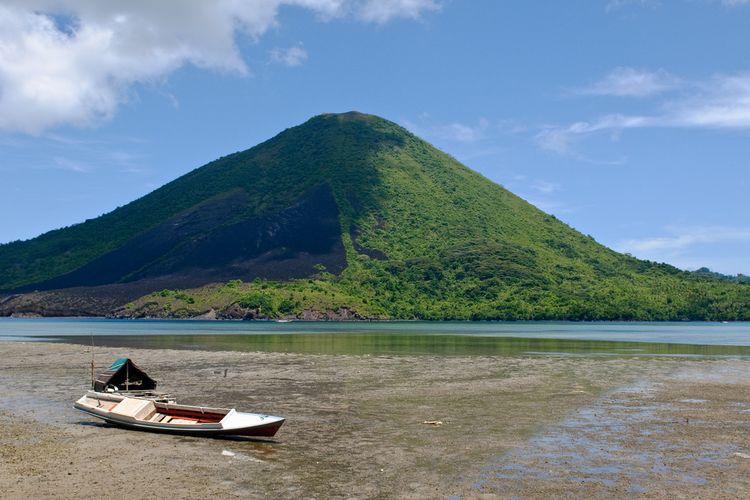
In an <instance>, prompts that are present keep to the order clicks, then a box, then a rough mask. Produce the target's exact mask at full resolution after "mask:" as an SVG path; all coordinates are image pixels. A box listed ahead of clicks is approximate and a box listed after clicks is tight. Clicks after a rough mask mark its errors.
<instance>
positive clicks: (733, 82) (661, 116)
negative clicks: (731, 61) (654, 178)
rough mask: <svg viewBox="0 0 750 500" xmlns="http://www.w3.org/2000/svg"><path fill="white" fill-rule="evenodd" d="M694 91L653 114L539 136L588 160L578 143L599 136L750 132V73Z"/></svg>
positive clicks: (694, 86)
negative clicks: (652, 130)
mask: <svg viewBox="0 0 750 500" xmlns="http://www.w3.org/2000/svg"><path fill="white" fill-rule="evenodd" d="M689 87H690V92H689V93H688V94H687V95H685V96H681V97H679V98H677V99H673V100H667V101H664V102H662V103H660V104H659V105H658V106H657V108H656V109H655V110H654V111H653V112H652V113H650V114H642V115H625V114H617V113H616V114H609V115H604V116H601V117H599V118H596V119H594V120H591V121H578V122H574V123H571V124H568V125H563V126H545V127H542V129H541V130H540V131H539V132H538V133H537V134H536V141H537V144H538V145H539V147H541V148H542V149H543V150H546V151H549V152H552V153H556V154H559V155H564V156H571V157H579V158H580V159H583V158H584V157H583V156H581V155H580V153H578V152H577V149H576V147H575V146H576V144H577V143H578V142H579V141H581V140H582V139H584V138H586V137H588V136H590V135H592V134H596V133H604V132H606V133H609V134H611V135H612V137H613V138H617V137H618V134H619V133H620V132H622V131H623V130H626V129H633V128H648V127H662V128H718V129H735V130H747V129H750V73H743V74H738V75H718V76H715V77H713V78H711V79H709V80H708V81H705V82H693V83H691V84H690V86H689Z"/></svg>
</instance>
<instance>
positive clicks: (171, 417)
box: [78, 394, 230, 425]
mask: <svg viewBox="0 0 750 500" xmlns="http://www.w3.org/2000/svg"><path fill="white" fill-rule="evenodd" d="M78 403H79V404H81V405H82V406H87V407H89V408H91V409H98V410H100V411H105V412H107V413H111V414H114V415H120V416H124V417H131V418H134V419H136V420H140V421H142V422H152V423H154V424H157V423H161V424H174V425H190V424H211V423H218V422H221V420H222V419H223V418H224V417H225V416H226V415H227V413H229V411H230V410H227V409H223V408H203V407H198V406H187V405H178V404H168V403H159V402H155V401H153V400H148V399H136V398H127V397H108V396H107V395H100V396H94V395H91V394H87V395H86V396H84V397H82V398H81V399H80V400H78Z"/></svg>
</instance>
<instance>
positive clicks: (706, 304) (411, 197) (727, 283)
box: [0, 113, 750, 320]
mask: <svg viewBox="0 0 750 500" xmlns="http://www.w3.org/2000/svg"><path fill="white" fill-rule="evenodd" d="M320 185H328V186H329V187H330V189H331V192H332V193H333V196H334V198H335V200H336V204H337V206H338V209H339V218H340V223H341V238H342V242H343V244H344V247H345V250H346V257H347V267H346V269H345V270H344V271H343V272H342V273H341V274H340V275H338V276H333V275H330V274H327V273H325V272H321V273H319V275H318V276H315V277H311V278H310V279H301V280H292V281H289V282H270V281H265V280H259V281H256V282H253V283H236V282H235V283H234V285H232V282H230V284H225V285H221V284H217V285H212V286H209V287H203V288H200V289H196V290H190V291H186V292H180V291H178V292H170V291H166V292H163V293H162V292H159V291H157V292H155V293H154V294H151V295H149V296H146V297H144V298H142V299H139V300H138V301H136V302H135V303H133V304H130V305H129V307H128V310H130V311H144V310H145V309H144V308H146V306H147V305H148V310H149V311H156V312H158V311H162V313H163V314H167V315H174V316H192V315H196V314H199V313H202V312H205V311H206V310H208V309H210V308H213V309H215V310H222V309H226V308H228V307H231V306H232V305H234V304H236V305H238V306H240V307H243V308H245V309H252V310H255V309H259V310H262V311H266V312H265V314H263V315H264V316H268V317H292V316H297V315H299V314H301V313H302V312H303V311H309V310H338V309H340V308H342V307H345V308H347V309H352V310H355V311H357V312H358V313H359V314H360V315H362V316H366V317H377V318H404V319H412V318H414V319H516V320H520V319H574V320H598V319H611V320H614V319H625V320H688V319H693V320H697V319H704V320H717V319H726V320H741V319H742V320H750V283H747V281H746V280H743V279H739V278H738V279H736V280H728V279H725V277H721V276H716V275H714V274H713V273H710V272H698V273H688V272H684V271H680V270H679V269H676V268H674V267H672V266H669V265H666V264H658V263H653V262H648V261H642V260H638V259H635V258H633V257H630V256H627V255H622V254H619V253H616V252H614V251H612V250H610V249H608V248H606V247H604V246H602V245H600V244H598V243H597V242H596V241H594V239H593V238H591V237H589V236H585V235H582V234H581V233H579V232H577V231H575V230H573V229H572V228H570V227H568V226H567V225H565V224H564V223H562V222H561V221H559V220H557V219H556V218H555V217H554V216H552V215H549V214H546V213H544V212H542V211H540V210H538V209H537V208H535V207H534V206H532V205H530V204H529V203H527V202H526V201H524V200H522V199H521V198H519V197H517V196H515V195H513V194H512V193H510V192H509V191H507V190H505V189H504V188H502V187H501V186H498V185H497V184H494V183H492V182H490V181H489V180H487V179H485V178H484V177H482V176H481V175H480V174H478V173H476V172H474V171H472V170H470V169H468V168H466V167H464V166H463V165H461V164H460V163H458V162H457V161H456V160H454V159H453V158H451V157H450V156H448V155H446V154H444V153H442V152H440V151H438V150H437V149H435V148H433V147H432V146H430V145H429V144H427V143H425V142H424V141H422V140H420V139H419V138H417V137H415V136H414V135H412V134H410V133H409V132H407V131H406V130H404V129H403V128H401V127H399V126H398V125H396V124H394V123H391V122H388V121H386V120H382V119H380V118H377V117H373V116H369V115H362V114H359V113H347V114H343V115H321V116H318V117H315V118H313V119H311V120H310V121H308V122H307V123H305V124H303V125H301V126H299V127H295V128H292V129H289V130H287V131H285V132H283V133H282V134H280V135H278V136H277V137H275V138H273V139H271V140H269V141H267V142H265V143H263V144H260V145H258V146H256V147H255V148H253V149H250V150H248V151H245V152H242V153H236V154H233V155H229V156H227V157H224V158H221V159H219V160H216V161H215V162H212V163H210V164H208V165H206V166H204V167H201V168H199V169H196V170H194V171H192V172H191V173H189V174H187V175H185V176H183V177H181V178H179V179H177V180H175V181H173V182H171V183H169V184H167V185H165V186H164V187H162V188H160V189H158V190H156V191H154V192H153V193H151V194H149V195H147V196H145V197H143V198H141V199H140V200H136V201H135V202H133V203H130V204H129V205H127V206H125V207H122V208H120V209H118V210H115V211H113V212H111V213H109V214H106V215H104V216H102V217H100V218H97V219H94V220H91V221H87V222H85V223H83V224H79V225H77V226H73V227H70V228H65V229H61V230H57V231H53V232H50V233H47V234H45V235H42V236H40V237H39V238H36V239H34V240H30V241H27V242H16V243H11V244H9V245H3V246H0V289H2V288H5V289H10V288H14V287H18V286H22V285H29V284H33V283H36V282H39V281H43V280H45V279H49V278H51V277H54V276H58V275H60V274H63V273H65V272H68V271H71V270H73V269H76V268H77V267H80V266H81V265H83V264H84V263H86V262H89V261H90V260H91V259H92V258H94V257H97V256H100V255H103V254H104V253H106V252H108V251H110V250H112V249H114V248H118V247H119V246H121V245H122V244H123V243H124V242H126V241H128V240H129V239H131V238H133V237H134V236H135V235H137V234H140V233H142V232H143V231H146V230H147V229H148V228H150V227H153V226H154V225H156V224H159V223H163V222H164V221H165V220H167V219H168V218H169V217H172V216H174V215H175V214H177V213H180V212H181V211H184V210H188V209H191V208H193V207H195V206H196V205H198V204H200V203H202V202H205V201H206V200H208V199H211V198H212V197H216V196H221V195H222V194H223V193H227V192H229V191H231V190H237V189H242V190H243V191H244V192H245V193H246V194H247V199H248V202H247V205H246V207H245V208H244V210H242V211H238V213H237V214H236V216H235V217H234V218H232V219H231V220H227V221H226V223H227V224H230V223H232V222H236V221H238V220H242V219H244V218H248V217H253V216H257V215H259V214H265V213H272V212H274V211H279V210H281V209H283V208H285V207H288V206H290V205H292V204H294V203H295V201H296V200H298V199H300V197H302V196H303V195H304V194H305V193H306V192H308V191H309V190H310V189H313V188H315V187H316V186H320ZM321 271H322V270H321ZM185 297H190V298H191V299H192V302H191V300H187V299H186V298H185ZM256 306H257V307H256ZM156 312H154V314H156ZM160 314H161V313H160Z"/></svg>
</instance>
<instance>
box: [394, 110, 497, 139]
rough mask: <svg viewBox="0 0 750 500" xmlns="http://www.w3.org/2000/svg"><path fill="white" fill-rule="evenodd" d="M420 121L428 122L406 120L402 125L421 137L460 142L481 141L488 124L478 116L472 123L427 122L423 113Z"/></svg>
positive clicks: (487, 121) (427, 119)
mask: <svg viewBox="0 0 750 500" xmlns="http://www.w3.org/2000/svg"><path fill="white" fill-rule="evenodd" d="M421 121H422V122H428V123H426V124H424V123H423V124H418V123H414V122H411V121H408V120H407V121H405V122H404V123H403V125H404V126H405V127H406V128H407V129H409V130H411V131H412V132H413V133H415V134H416V135H419V136H422V137H426V138H429V139H440V140H447V141H451V142H461V143H474V142H479V141H481V140H482V139H484V138H485V134H486V132H487V130H488V128H489V126H490V122H489V120H487V119H486V118H479V120H477V122H476V123H475V124H473V125H472V124H466V123H460V122H452V123H447V124H436V123H429V116H428V115H423V116H422V117H421Z"/></svg>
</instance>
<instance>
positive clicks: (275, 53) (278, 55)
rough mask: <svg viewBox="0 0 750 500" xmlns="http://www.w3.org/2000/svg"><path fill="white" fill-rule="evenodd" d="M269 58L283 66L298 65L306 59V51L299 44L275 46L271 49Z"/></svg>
mask: <svg viewBox="0 0 750 500" xmlns="http://www.w3.org/2000/svg"><path fill="white" fill-rule="evenodd" d="M271 60H273V61H274V62H277V63H280V64H283V65H284V66H289V67H294V66H300V65H301V64H302V63H303V62H305V61H306V60H307V51H306V50H305V49H304V48H303V47H300V46H295V47H289V48H287V49H282V48H275V49H273V50H271Z"/></svg>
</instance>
